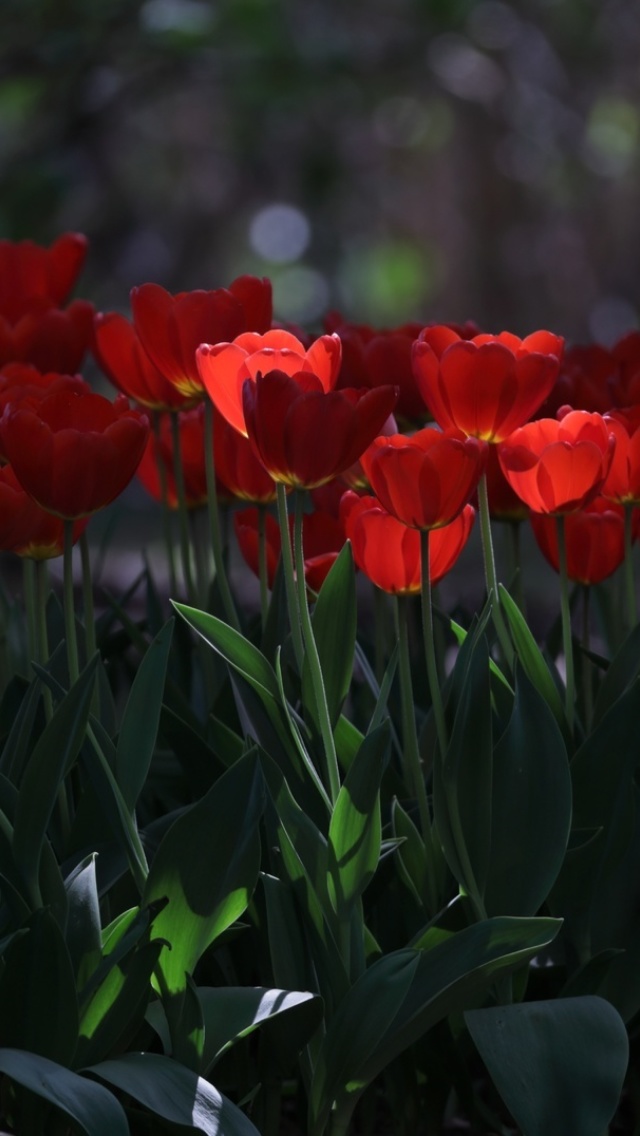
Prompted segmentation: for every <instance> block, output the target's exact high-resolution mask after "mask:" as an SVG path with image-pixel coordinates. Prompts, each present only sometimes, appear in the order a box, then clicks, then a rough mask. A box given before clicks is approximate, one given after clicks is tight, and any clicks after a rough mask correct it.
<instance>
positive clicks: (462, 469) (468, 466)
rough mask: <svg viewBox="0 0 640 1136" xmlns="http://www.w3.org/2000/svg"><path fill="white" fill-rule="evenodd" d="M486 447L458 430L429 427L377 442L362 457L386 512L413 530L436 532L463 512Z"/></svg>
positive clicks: (378, 439)
mask: <svg viewBox="0 0 640 1136" xmlns="http://www.w3.org/2000/svg"><path fill="white" fill-rule="evenodd" d="M486 452H487V446H486V445H485V444H484V443H483V442H481V441H479V440H478V439H477V438H469V437H466V436H465V435H464V434H461V433H460V432H459V431H458V430H455V431H453V430H448V431H444V432H443V431H441V430H436V429H433V428H430V427H427V428H426V429H424V430H419V431H418V432H417V433H416V434H412V435H411V436H407V435H405V434H394V435H392V436H391V437H388V438H376V439H375V440H374V441H373V443H372V444H371V446H370V447H369V448H368V449H367V450H366V452H365V453H364V454H363V456H362V465H363V467H364V470H365V473H366V474H367V477H368V478H369V482H370V485H371V488H372V489H373V492H374V493H375V494H376V496H377V497H379V499H380V501H381V502H382V504H383V505H384V507H385V509H386V510H387V511H388V512H389V513H393V515H394V517H397V519H398V520H399V521H402V523H403V524H405V525H409V527H410V528H415V529H437V528H441V527H442V526H443V525H448V524H450V523H451V521H452V520H453V519H454V518H455V517H457V516H458V513H461V512H462V510H463V508H464V506H465V505H466V504H467V503H468V501H469V498H470V497H471V495H472V494H473V492H474V490H475V488H476V486H477V484H478V480H479V478H480V475H481V474H482V471H483V469H484V466H485V462H486Z"/></svg>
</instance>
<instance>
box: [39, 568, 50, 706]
mask: <svg viewBox="0 0 640 1136" xmlns="http://www.w3.org/2000/svg"><path fill="white" fill-rule="evenodd" d="M35 570H36V603H37V613H38V614H37V625H38V636H37V643H38V654H37V658H38V661H39V663H40V665H41V666H45V664H46V663H47V661H48V659H49V632H48V631H47V599H48V597H49V567H48V564H47V561H46V560H36V562H35ZM42 697H43V700H44V714H45V719H46V721H47V722H50V721H51V718H52V716H53V699H52V696H51V691H50V690H49V687H48V686H46V685H44V684H43V695H42Z"/></svg>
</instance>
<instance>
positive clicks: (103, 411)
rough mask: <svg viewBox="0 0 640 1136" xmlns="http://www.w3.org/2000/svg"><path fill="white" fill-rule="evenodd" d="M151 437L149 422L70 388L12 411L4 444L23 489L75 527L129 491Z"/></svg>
mask: <svg viewBox="0 0 640 1136" xmlns="http://www.w3.org/2000/svg"><path fill="white" fill-rule="evenodd" d="M148 433H149V422H148V419H147V417H146V415H143V414H140V413H139V412H138V411H136V410H131V409H130V408H129V403H128V401H127V399H126V398H124V396H122V395H119V396H118V397H117V398H116V401H115V403H111V402H109V400H108V399H106V398H103V397H102V396H101V395H99V394H92V393H89V392H87V391H80V390H76V389H74V390H70V389H68V387H65V388H63V389H59V390H56V391H54V392H52V393H51V394H47V395H45V396H44V397H43V398H40V399H38V400H37V401H34V402H31V403H23V404H19V405H17V406H15V407H12V406H10V405H9V406H7V407H6V408H5V411H4V414H3V416H2V419H0V438H1V441H2V448H3V450H4V452H5V453H6V455H7V457H8V459H9V461H10V462H11V465H12V466H13V469H14V471H15V474H16V477H17V478H18V481H19V482H20V484H21V485H22V487H23V489H25V490H26V492H27V493H28V494H29V495H30V496H31V497H33V499H34V501H37V503H38V504H39V505H40V506H41V507H42V508H43V509H46V510H47V512H50V513H54V514H55V515H56V516H59V517H63V518H64V519H65V520H77V519H78V518H79V517H85V516H89V515H90V514H91V513H95V512H97V510H98V509H102V508H104V506H105V505H108V504H109V503H110V502H111V501H113V500H114V499H115V498H116V497H117V496H118V495H119V494H120V493H122V491H123V489H124V488H125V487H126V486H127V485H128V483H129V482H130V480H131V478H132V477H133V475H134V473H135V471H136V468H137V466H138V464H139V462H140V459H141V457H142V454H143V451H144V447H145V445H146V441H147V436H148Z"/></svg>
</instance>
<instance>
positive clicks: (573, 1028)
mask: <svg viewBox="0 0 640 1136" xmlns="http://www.w3.org/2000/svg"><path fill="white" fill-rule="evenodd" d="M465 1021H466V1023H467V1026H468V1029H469V1032H470V1034H471V1036H472V1038H473V1040H474V1042H475V1044H476V1046H477V1048H478V1050H479V1052H480V1054H481V1056H482V1059H483V1061H484V1063H485V1065H486V1066H487V1069H488V1071H489V1074H490V1076H491V1078H492V1080H493V1083H494V1084H495V1086H496V1088H497V1090H498V1092H499V1093H500V1096H501V1097H502V1099H503V1100H504V1102H505V1104H506V1106H507V1108H508V1109H509V1111H510V1113H511V1114H512V1116H513V1118H514V1120H515V1121H516V1124H517V1125H518V1127H519V1128H521V1129H522V1131H523V1132H524V1133H526V1136H567V1133H569V1132H574V1133H580V1136H603V1133H604V1132H607V1130H608V1125H609V1122H610V1120H611V1118H612V1116H613V1114H614V1112H615V1110H616V1108H617V1105H618V1101H619V1099H620V1093H621V1090H622V1085H623V1082H624V1078H625V1074H626V1070H627V1061H628V1056H629V1043H628V1040H627V1032H626V1030H625V1027H624V1023H623V1022H622V1019H621V1018H620V1015H619V1014H618V1013H617V1011H616V1010H614V1008H613V1006H611V1005H610V1004H609V1002H605V1000H604V999H603V998H597V997H593V996H589V997H582V998H558V999H555V1000H554V1001H548V1002H531V1003H524V1004H521V1005H517V1006H492V1007H490V1008H489V1009H486V1010H470V1011H468V1012H467V1013H466V1014H465Z"/></svg>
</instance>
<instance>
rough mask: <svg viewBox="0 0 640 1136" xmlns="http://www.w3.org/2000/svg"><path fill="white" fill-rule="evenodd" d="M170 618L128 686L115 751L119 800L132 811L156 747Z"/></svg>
mask: <svg viewBox="0 0 640 1136" xmlns="http://www.w3.org/2000/svg"><path fill="white" fill-rule="evenodd" d="M173 623H174V621H173V619H170V620H168V621H167V623H165V625H164V627H163V628H162V630H161V631H160V632H159V633H158V635H157V636H156V638H155V639H154V640H153V642H152V643H151V644H150V646H149V647H148V648H147V651H146V653H145V655H144V657H143V659H142V662H141V663H140V665H139V667H138V669H137V672H136V676H135V678H134V680H133V683H132V685H131V691H130V693H129V697H128V699H127V704H126V706H125V710H124V714H123V718H122V724H121V727H120V733H119V736H118V746H117V750H116V769H115V772H116V779H117V781H118V785H119V786H120V791H121V793H122V797H123V800H124V802H125V804H126V805H127V806H128V808H129V809H130V810H133V809H134V807H135V803H136V801H137V799H138V796H139V794H140V791H141V789H142V787H143V785H144V783H145V780H146V777H147V773H148V772H149V766H150V764H151V758H152V756H153V751H154V748H155V744H156V737H157V734H158V724H159V722H160V710H161V707H162V694H163V691H164V683H165V677H166V673H167V662H168V659H169V648H170V647H171V636H172V632H173Z"/></svg>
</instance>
